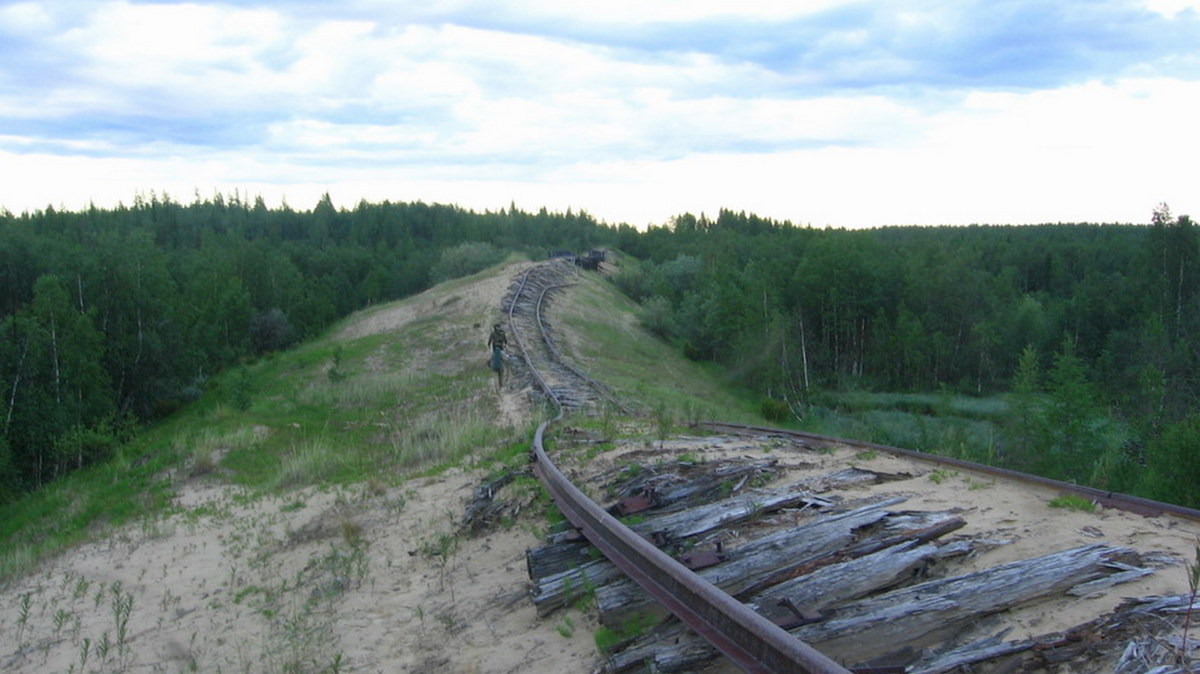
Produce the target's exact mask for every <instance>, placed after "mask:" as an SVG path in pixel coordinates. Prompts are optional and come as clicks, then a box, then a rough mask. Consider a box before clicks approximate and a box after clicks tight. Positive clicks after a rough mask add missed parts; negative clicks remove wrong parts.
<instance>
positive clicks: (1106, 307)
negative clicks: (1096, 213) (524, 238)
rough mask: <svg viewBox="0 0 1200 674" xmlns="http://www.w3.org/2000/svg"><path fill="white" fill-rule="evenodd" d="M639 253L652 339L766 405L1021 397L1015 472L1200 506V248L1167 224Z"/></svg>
mask: <svg viewBox="0 0 1200 674" xmlns="http://www.w3.org/2000/svg"><path fill="white" fill-rule="evenodd" d="M625 245H626V246H627V248H626V250H627V252H629V253H631V254H633V255H634V256H635V257H637V258H640V259H641V260H642V261H643V262H642V263H641V264H639V265H636V266H630V268H628V269H627V270H624V271H623V272H622V273H621V274H619V276H618V277H617V278H616V282H617V283H618V285H619V286H620V287H621V288H622V289H623V290H624V291H625V292H626V293H627V294H629V295H630V296H631V297H633V298H634V299H636V300H637V301H639V302H640V303H641V305H642V307H643V309H644V316H645V318H644V322H645V324H646V326H647V327H649V328H650V329H651V330H653V331H655V332H657V333H658V334H660V335H662V336H663V337H665V338H667V339H671V340H674V341H675V342H677V343H678V344H679V345H680V347H681V348H682V349H683V350H684V352H685V353H686V354H687V355H689V356H690V357H692V358H693V359H697V360H710V361H714V362H717V363H720V364H722V365H724V366H725V368H726V369H727V371H728V372H730V373H731V375H732V376H733V377H734V378H735V380H736V381H738V382H739V383H741V384H742V385H744V386H745V387H747V388H749V389H751V390H755V391H758V392H759V393H761V394H763V395H766V396H769V399H773V400H778V401H786V402H787V403H789V404H790V405H791V406H792V408H793V409H796V408H797V406H796V405H795V403H801V405H800V406H799V407H803V405H802V404H803V403H805V402H808V401H810V400H813V399H814V393H815V392H818V391H822V390H830V389H838V390H846V389H859V390H880V391H939V390H941V391H951V392H958V393H963V394H970V395H982V394H990V393H996V392H1005V391H1017V392H1018V394H1017V395H1016V398H1015V403H1014V418H1013V419H1012V420H1010V423H1009V424H1008V426H1007V432H1006V433H1005V438H1003V439H1002V440H1001V441H1000V442H999V443H998V447H997V448H996V449H997V452H996V453H997V456H996V457H995V458H996V460H997V461H998V462H1000V463H1003V464H1005V465H1008V466H1010V467H1014V468H1017V469H1020V470H1025V471H1030V472H1038V473H1040V474H1043V475H1048V476H1051V477H1057V478H1061V479H1067V480H1074V481H1079V482H1090V483H1093V484H1098V485H1100V486H1106V487H1108V488H1110V489H1114V490H1121V491H1138V492H1141V493H1144V494H1147V495H1150V496H1152V497H1154V498H1159V499H1161V500H1168V501H1173V502H1177V503H1187V504H1190V505H1196V506H1200V495H1198V494H1196V493H1195V490H1194V485H1195V484H1197V483H1200V469H1198V468H1194V467H1192V466H1193V465H1195V464H1196V463H1197V459H1198V458H1200V457H1197V453H1198V452H1200V449H1198V448H1200V415H1198V414H1197V413H1196V412H1195V411H1194V410H1195V409H1196V403H1197V399H1198V393H1200V340H1197V338H1196V335H1197V334H1200V259H1198V258H1200V247H1198V246H1200V244H1198V241H1197V233H1196V230H1195V226H1194V224H1193V223H1192V221H1191V220H1190V218H1188V217H1187V216H1180V217H1174V216H1172V215H1171V213H1170V210H1169V209H1168V208H1167V207H1166V206H1165V205H1160V206H1159V207H1158V208H1156V209H1155V210H1154V211H1153V214H1152V217H1151V221H1150V223H1149V224H1148V225H1090V224H1080V225H1042V226H974V227H889V228H881V229H870V230H833V229H826V230H819V229H812V228H804V227H796V226H793V225H791V224H790V223H786V222H782V223H781V222H775V221H771V220H767V219H763V218H760V217H757V216H754V215H748V214H745V213H735V212H732V211H721V212H720V213H719V215H718V217H717V218H716V219H715V220H714V219H709V218H706V217H703V216H701V217H699V218H697V217H695V216H693V215H688V214H685V215H682V216H678V217H676V218H675V219H674V221H673V222H671V223H670V224H668V225H665V226H662V227H655V228H651V229H650V230H648V231H647V232H645V233H644V234H643V235H641V236H639V237H637V239H636V240H635V241H630V242H627V243H626V244H625ZM1022 405H1024V407H1021V406H1022ZM780 407H782V406H780ZM764 409H765V408H764ZM783 409H786V408H783ZM1021 414H1023V415H1025V416H1024V418H1023V419H1018V418H1016V417H1018V416H1019V415H1021ZM1112 419H1117V420H1119V421H1120V422H1121V423H1123V424H1125V425H1126V426H1125V428H1127V429H1128V431H1127V433H1126V435H1127V439H1126V442H1124V443H1123V446H1121V447H1117V448H1116V449H1114V450H1112V451H1107V452H1106V451H1104V450H1103V447H1102V443H1099V442H1098V440H1099V435H1100V434H1101V433H1102V432H1103V430H1104V426H1105V424H1106V423H1108V422H1109V421H1111V420H1112Z"/></svg>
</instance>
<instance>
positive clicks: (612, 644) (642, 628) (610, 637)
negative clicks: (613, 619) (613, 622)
mask: <svg viewBox="0 0 1200 674" xmlns="http://www.w3.org/2000/svg"><path fill="white" fill-rule="evenodd" d="M654 623H655V620H654V618H653V617H651V616H648V615H643V614H641V613H635V614H633V615H632V616H630V617H628V618H626V619H625V621H624V622H622V623H621V624H620V625H618V626H617V627H615V628H613V627H607V626H604V627H601V628H600V629H599V630H597V631H596V635H595V639H596V650H598V651H600V652H601V653H603V654H605V655H607V654H608V653H610V652H612V651H613V650H614V649H615V648H616V647H617V646H620V645H621V644H624V643H626V642H628V641H632V640H633V639H636V638H638V637H640V636H641V635H643V634H645V633H646V632H648V631H649V630H650V628H651V627H653V626H654Z"/></svg>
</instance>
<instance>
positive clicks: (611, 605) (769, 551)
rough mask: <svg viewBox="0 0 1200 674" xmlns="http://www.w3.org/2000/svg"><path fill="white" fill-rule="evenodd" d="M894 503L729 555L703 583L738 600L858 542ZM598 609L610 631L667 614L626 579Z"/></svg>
mask: <svg viewBox="0 0 1200 674" xmlns="http://www.w3.org/2000/svg"><path fill="white" fill-rule="evenodd" d="M902 501H903V499H890V500H887V501H882V502H879V503H873V504H870V505H867V506H863V507H861V508H858V509H855V510H851V511H847V512H843V513H836V514H833V515H827V516H823V517H818V518H816V519H814V520H813V521H811V522H808V523H806V524H805V525H803V526H799V527H794V528H792V529H786V530H783V531H779V532H776V533H773V534H770V535H767V536H763V537H761V538H758V539H755V540H752V541H749V542H747V543H745V544H743V545H740V546H738V547H736V548H732V549H726V551H725V554H726V555H727V558H726V561H725V562H723V563H721V564H718V565H716V566H713V567H709V568H707V569H703V570H701V571H699V575H700V577H701V578H704V579H705V580H707V581H708V582H710V583H712V584H714V585H716V586H717V587H720V588H722V589H724V590H725V591H726V592H729V593H730V594H734V595H736V594H737V593H738V592H739V591H741V590H742V589H744V588H745V587H748V586H751V585H753V584H755V583H756V581H758V579H759V578H761V577H762V576H764V575H766V574H769V573H771V572H773V571H775V570H777V569H779V568H780V567H782V566H786V565H795V564H800V563H804V562H806V561H812V560H813V559H814V558H817V557H823V556H827V555H830V554H833V553H834V552H836V551H838V550H841V549H843V548H845V547H846V546H847V545H850V544H851V543H853V542H854V536H855V531H856V530H858V529H860V528H862V527H865V526H867V525H870V524H872V523H875V522H877V521H879V520H881V519H883V518H884V517H885V516H886V515H887V514H888V513H887V507H888V506H891V505H895V504H897V503H900V502H902ZM596 606H597V608H598V609H599V611H600V620H601V622H603V623H604V624H605V625H609V626H616V625H620V624H622V623H624V622H625V621H626V620H627V619H628V618H629V617H630V616H631V615H632V614H634V613H646V612H650V613H652V614H659V613H662V609H661V608H660V607H658V605H657V604H654V603H653V602H651V601H650V600H649V598H648V597H647V596H646V594H645V593H644V592H643V591H642V589H641V588H640V587H638V586H637V584H636V583H634V582H633V581H630V580H628V579H622V580H619V581H616V582H613V583H609V584H607V585H604V586H601V587H599V588H597V590H596Z"/></svg>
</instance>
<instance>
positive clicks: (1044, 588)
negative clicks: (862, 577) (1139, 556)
mask: <svg viewBox="0 0 1200 674" xmlns="http://www.w3.org/2000/svg"><path fill="white" fill-rule="evenodd" d="M1131 552H1132V551H1130V550H1129V549H1127V548H1114V547H1109V546H1104V545H1088V546H1082V547H1078V548H1072V549H1070V550H1064V551H1060V552H1055V553H1051V554H1048V555H1043V556H1041V557H1035V558H1031V559H1024V560H1018V561H1016V562H1011V563H1009V564H1004V565H1001V566H996V567H992V568H990V569H985V570H982V571H978V572H975V573H971V574H967V575H963V576H957V577H954V578H946V579H938V580H932V581H928V582H926V583H921V584H918V585H913V586H908V587H904V588H901V589H898V590H894V591H892V592H889V593H887V594H884V595H880V596H878V597H871V598H868V599H864V600H860V601H856V602H851V603H849V604H845V605H843V606H841V607H839V608H838V610H837V612H836V614H835V615H834V616H832V617H831V618H829V619H828V620H824V621H822V622H817V623H813V624H808V625H803V626H800V627H798V628H796V629H794V630H791V632H792V634H794V635H796V636H797V637H798V638H800V639H802V640H803V641H805V642H807V643H808V644H810V645H812V646H814V647H816V648H818V649H819V650H820V651H821V652H822V653H825V654H826V655H828V656H829V657H832V658H834V659H836V660H838V661H840V662H844V663H846V664H848V665H850V666H854V665H857V664H861V663H866V662H871V661H873V660H878V659H879V658H882V657H884V656H888V655H889V654H892V653H894V652H896V651H898V650H901V649H905V650H908V651H915V650H916V649H921V648H926V647H930V648H934V649H935V650H936V645H937V644H938V643H940V641H942V640H943V639H945V638H947V637H949V636H953V635H954V634H956V633H958V632H960V631H961V630H962V629H963V628H964V625H968V624H970V623H972V622H974V621H977V620H978V619H979V618H980V617H981V616H984V615H990V614H992V613H996V612H999V611H1003V610H1006V609H1008V608H1012V607H1014V606H1018V605H1021V604H1024V603H1027V602H1031V601H1034V600H1036V599H1039V598H1042V597H1046V596H1051V595H1058V594H1064V593H1065V592H1067V591H1068V590H1070V589H1071V588H1072V587H1075V586H1077V585H1080V584H1081V583H1087V582H1089V581H1092V580H1094V579H1096V578H1099V577H1102V576H1105V575H1111V573H1112V572H1113V571H1114V569H1113V568H1112V566H1111V562H1112V561H1114V560H1116V559H1117V558H1120V557H1123V556H1126V555H1129V554H1131ZM699 641H701V640H700V638H699V637H697V636H695V635H694V634H691V633H685V634H679V635H677V636H676V637H675V638H674V639H672V640H671V641H670V642H664V641H657V640H652V639H648V638H647V639H643V640H639V641H638V642H637V643H635V644H634V645H632V646H631V647H630V648H627V649H626V650H625V651H622V652H621V653H618V654H616V655H615V656H614V657H613V658H612V659H611V660H610V665H609V666H610V670H611V671H625V670H626V669H629V668H631V667H636V666H639V665H640V664H641V663H643V662H644V661H646V660H651V661H653V663H654V666H655V667H658V668H659V669H660V670H661V671H664V672H665V671H680V670H679V669H678V668H686V667H694V666H696V665H698V664H700V663H702V662H704V659H703V658H701V659H692V658H696V657H699V656H700V655H701V654H702V653H703V652H704V649H703V647H702V646H700V645H699V644H698V642H699ZM709 652H710V653H711V657H715V655H716V651H715V650H713V649H709ZM682 653H686V654H687V657H686V658H685V657H683V656H682V655H681V654H682ZM665 663H670V666H671V667H673V668H676V669H666V668H663V664H665Z"/></svg>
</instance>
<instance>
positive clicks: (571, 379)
mask: <svg viewBox="0 0 1200 674" xmlns="http://www.w3.org/2000/svg"><path fill="white" fill-rule="evenodd" d="M576 273H578V271H577V269H576V267H575V266H574V265H571V264H570V263H567V262H564V261H554V262H545V263H541V264H537V265H534V266H532V267H530V268H528V269H526V270H525V272H524V273H522V274H521V275H520V276H519V277H518V278H517V281H516V282H515V283H514V286H513V288H512V290H511V292H510V293H509V296H508V297H507V298H506V300H505V304H506V306H505V307H504V308H505V311H506V313H507V314H508V325H509V334H511V335H512V336H513V341H515V342H516V344H517V347H518V349H519V350H520V351H521V355H522V358H523V359H524V361H525V364H526V365H527V366H528V368H529V372H530V376H531V377H532V378H533V381H534V384H535V385H536V386H537V388H538V389H539V390H540V391H542V393H543V394H545V396H546V397H547V399H549V400H550V402H551V403H552V404H553V405H555V406H556V407H557V408H559V409H561V410H562V411H563V412H564V413H572V412H593V411H596V410H597V409H599V408H600V407H601V406H604V405H609V406H612V407H613V408H614V409H617V410H620V411H621V412H622V413H624V414H629V413H630V410H629V408H628V407H627V406H626V405H625V404H624V403H623V402H621V401H620V400H619V399H618V398H617V397H616V396H615V395H613V393H612V392H611V391H609V390H608V388H607V387H605V386H604V385H603V384H601V383H600V382H598V381H596V380H595V379H592V378H591V377H589V376H588V375H587V374H585V373H584V372H583V371H582V370H580V369H579V368H577V367H575V366H574V365H572V364H571V363H569V362H567V361H566V359H564V358H563V357H562V354H561V353H559V350H558V347H557V345H556V344H555V342H554V338H553V337H552V335H551V329H550V325H549V322H548V321H547V320H546V317H545V315H544V312H543V311H542V309H543V307H544V306H545V303H546V301H547V300H548V299H549V297H550V296H551V295H552V294H553V293H555V292H556V291H558V290H561V289H563V288H565V287H567V286H569V285H571V280H572V278H573V276H574V275H575V274H576Z"/></svg>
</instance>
